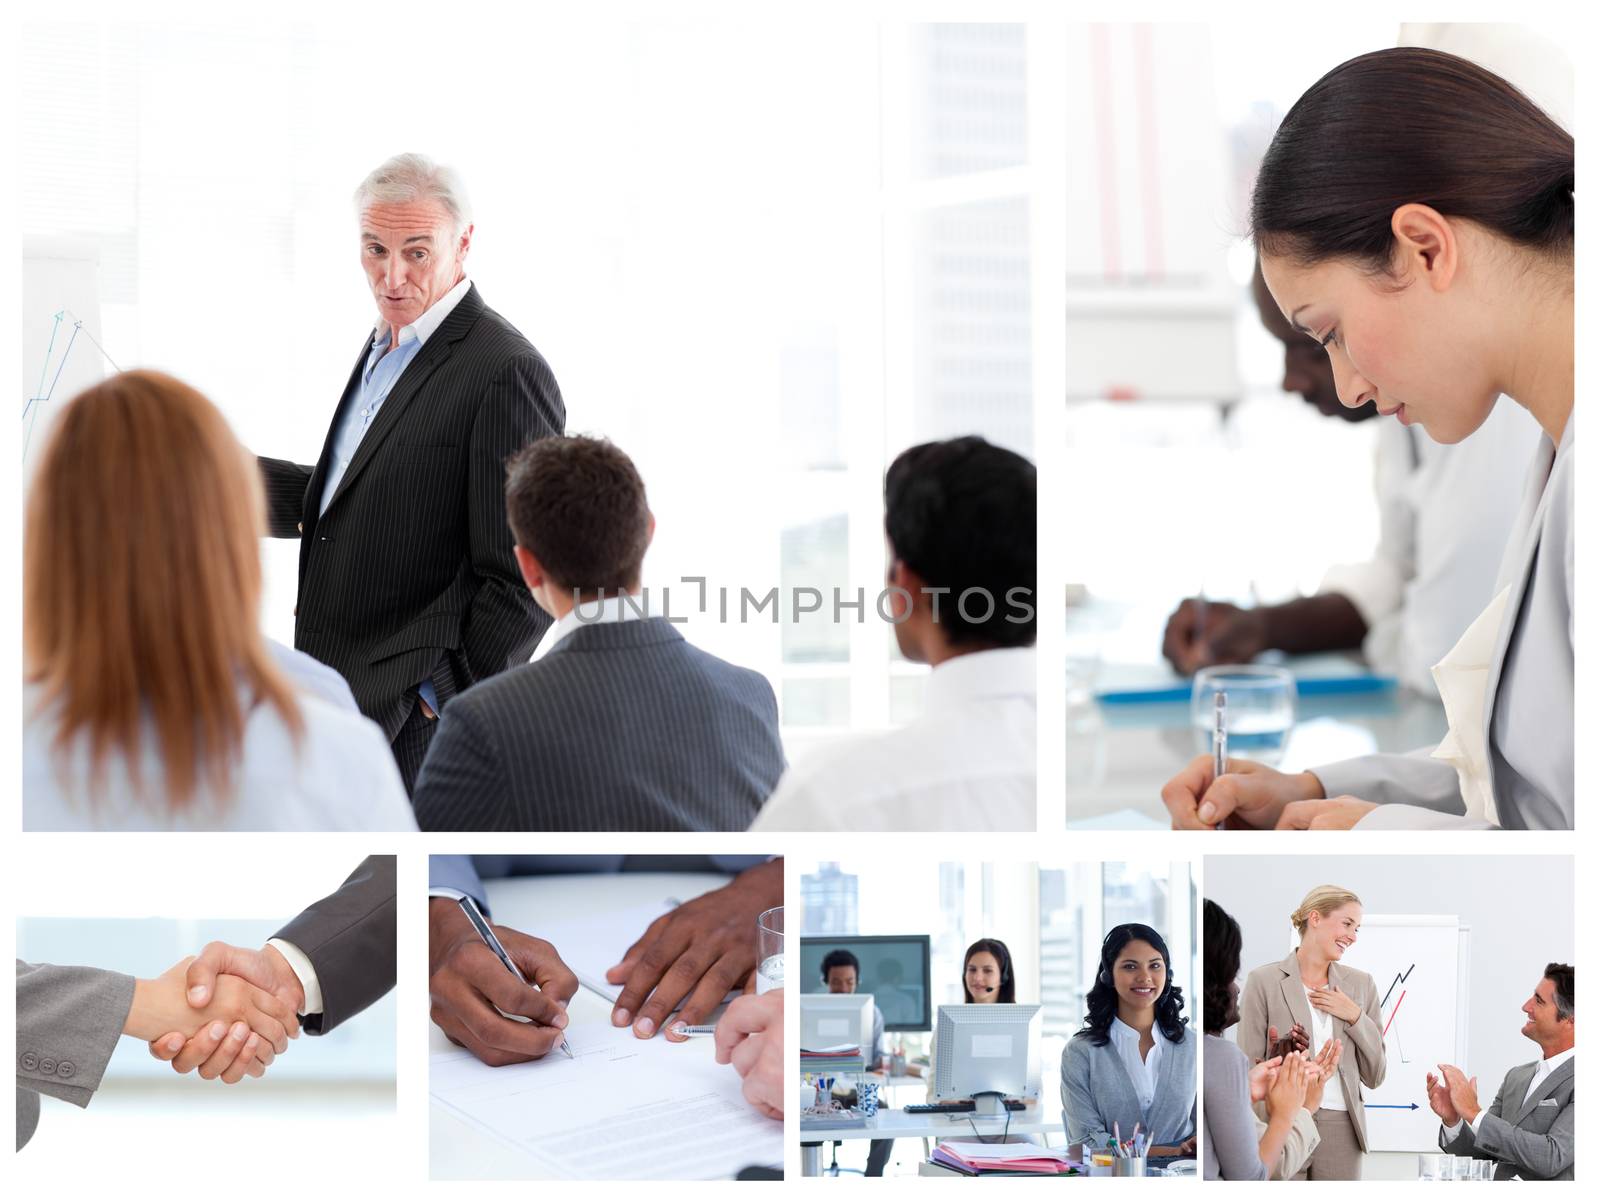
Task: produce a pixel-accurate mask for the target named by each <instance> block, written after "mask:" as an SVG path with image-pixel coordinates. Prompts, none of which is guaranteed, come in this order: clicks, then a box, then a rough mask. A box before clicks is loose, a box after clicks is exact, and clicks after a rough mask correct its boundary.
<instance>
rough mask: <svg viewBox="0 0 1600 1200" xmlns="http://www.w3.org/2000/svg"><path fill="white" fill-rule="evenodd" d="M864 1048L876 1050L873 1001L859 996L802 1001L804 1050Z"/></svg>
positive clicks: (809, 998)
mask: <svg viewBox="0 0 1600 1200" xmlns="http://www.w3.org/2000/svg"><path fill="white" fill-rule="evenodd" d="M832 1046H860V1047H861V1053H862V1054H863V1055H865V1054H869V1053H871V1050H872V997H871V996H868V995H863V994H862V993H860V992H856V993H853V994H850V995H841V996H830V995H821V996H807V995H802V996H801V997H800V1049H802V1050H825V1049H828V1048H829V1047H832Z"/></svg>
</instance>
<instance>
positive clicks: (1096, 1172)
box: [1083, 1154, 1117, 1179]
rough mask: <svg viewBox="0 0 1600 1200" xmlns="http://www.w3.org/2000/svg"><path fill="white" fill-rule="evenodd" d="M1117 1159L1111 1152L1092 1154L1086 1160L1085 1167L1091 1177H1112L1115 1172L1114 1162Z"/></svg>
mask: <svg viewBox="0 0 1600 1200" xmlns="http://www.w3.org/2000/svg"><path fill="white" fill-rule="evenodd" d="M1116 1161H1117V1160H1116V1159H1114V1158H1112V1157H1111V1155H1109V1154H1091V1155H1088V1156H1087V1157H1086V1158H1085V1160H1084V1164H1083V1165H1084V1167H1085V1168H1086V1169H1087V1170H1088V1172H1089V1178H1090V1179H1110V1178H1111V1176H1112V1174H1113V1169H1112V1164H1113V1163H1114V1162H1116Z"/></svg>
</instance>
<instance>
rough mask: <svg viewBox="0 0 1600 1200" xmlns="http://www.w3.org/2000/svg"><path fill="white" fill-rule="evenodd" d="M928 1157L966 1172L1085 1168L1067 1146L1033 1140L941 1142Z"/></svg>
mask: <svg viewBox="0 0 1600 1200" xmlns="http://www.w3.org/2000/svg"><path fill="white" fill-rule="evenodd" d="M928 1161H929V1162H933V1163H937V1164H938V1165H939V1166H941V1167H949V1168H950V1169H951V1170H952V1171H960V1172H961V1173H962V1174H963V1175H993V1174H1001V1173H1009V1174H1021V1175H1065V1174H1067V1173H1068V1172H1069V1171H1072V1170H1075V1169H1081V1168H1080V1165H1079V1164H1078V1163H1075V1162H1072V1161H1071V1160H1069V1159H1068V1158H1067V1152H1066V1150H1065V1149H1061V1150H1052V1149H1051V1148H1050V1147H1048V1146H1036V1145H1034V1144H1033V1143H1032V1142H999V1143H995V1142H940V1143H939V1144H938V1145H937V1146H936V1147H934V1151H933V1154H932V1155H931V1156H930V1158H929V1160H928Z"/></svg>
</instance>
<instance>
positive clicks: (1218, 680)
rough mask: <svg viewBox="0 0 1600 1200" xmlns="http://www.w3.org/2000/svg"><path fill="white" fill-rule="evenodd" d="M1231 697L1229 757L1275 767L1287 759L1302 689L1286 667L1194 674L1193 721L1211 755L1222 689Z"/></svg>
mask: <svg viewBox="0 0 1600 1200" xmlns="http://www.w3.org/2000/svg"><path fill="white" fill-rule="evenodd" d="M1218 692H1221V693H1223V694H1224V695H1225V696H1226V697H1227V702H1226V704H1225V705H1224V706H1223V707H1224V709H1225V710H1226V714H1227V715H1226V721H1227V737H1228V742H1227V758H1228V759H1230V760H1231V759H1236V758H1248V759H1252V760H1253V761H1255V762H1258V763H1262V764H1263V765H1265V766H1269V767H1275V766H1277V765H1278V763H1279V762H1280V761H1282V759H1283V748H1284V746H1285V745H1287V744H1288V741H1289V733H1290V731H1291V730H1292V729H1293V728H1294V708H1295V698H1296V696H1297V689H1296V688H1295V683H1294V676H1293V675H1292V674H1291V673H1290V672H1289V671H1288V670H1286V669H1285V668H1283V667H1270V666H1251V665H1246V666H1230V667H1204V668H1202V669H1201V670H1199V671H1198V672H1196V673H1195V677H1194V689H1193V691H1191V693H1190V697H1189V720H1190V723H1191V724H1192V726H1193V728H1194V740H1195V747H1196V748H1197V749H1198V751H1199V752H1200V753H1201V754H1212V753H1213V752H1214V750H1213V741H1214V739H1213V732H1214V730H1215V728H1216V723H1217V693H1218Z"/></svg>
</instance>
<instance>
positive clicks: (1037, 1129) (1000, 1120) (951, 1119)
mask: <svg viewBox="0 0 1600 1200" xmlns="http://www.w3.org/2000/svg"><path fill="white" fill-rule="evenodd" d="M1010 1115H1011V1123H1010V1126H1009V1127H1008V1126H1007V1124H1006V1118H1005V1117H975V1116H973V1114H971V1113H962V1114H959V1115H958V1116H950V1115H946V1114H944V1113H908V1112H905V1111H904V1110H902V1109H886V1108H880V1109H879V1110H878V1115H877V1116H876V1117H874V1118H873V1119H872V1123H871V1125H870V1126H868V1127H867V1128H863V1129H807V1128H806V1124H805V1122H804V1121H802V1122H801V1123H800V1173H801V1174H802V1175H820V1174H821V1173H822V1147H823V1145H824V1144H825V1143H828V1142H854V1141H872V1140H875V1139H878V1138H888V1139H891V1140H892V1139H894V1138H935V1139H937V1138H961V1137H966V1138H976V1137H977V1136H982V1137H986V1138H987V1137H996V1136H998V1135H1000V1134H1002V1133H1015V1134H1031V1133H1047V1132H1049V1131H1051V1130H1054V1131H1056V1132H1061V1119H1060V1116H1059V1114H1057V1115H1052V1114H1050V1113H1047V1112H1046V1111H1045V1109H1044V1106H1043V1105H1042V1104H1040V1103H1037V1102H1036V1103H1034V1104H1032V1105H1030V1106H1029V1107H1028V1108H1027V1109H1025V1110H1024V1111H1022V1112H1015V1113H1012V1114H1010ZM974 1124H976V1126H977V1131H976V1134H975V1133H974V1130H973V1125H974ZM810 1138H814V1139H816V1140H815V1141H809V1140H808V1139H810Z"/></svg>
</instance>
